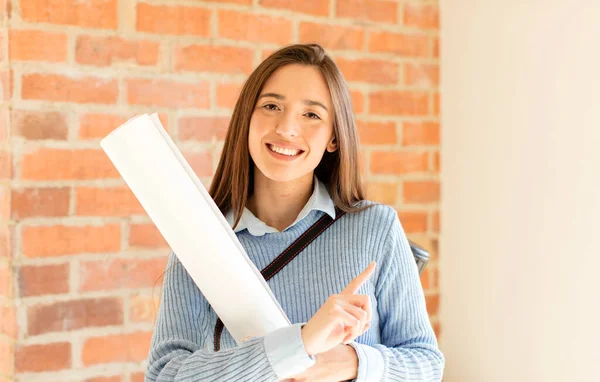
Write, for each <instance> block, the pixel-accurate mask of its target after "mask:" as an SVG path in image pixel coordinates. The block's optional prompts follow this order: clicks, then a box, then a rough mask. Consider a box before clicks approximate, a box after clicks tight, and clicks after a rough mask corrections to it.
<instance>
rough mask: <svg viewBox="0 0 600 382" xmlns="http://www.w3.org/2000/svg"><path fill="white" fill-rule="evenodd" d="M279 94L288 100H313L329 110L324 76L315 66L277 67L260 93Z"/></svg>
mask: <svg viewBox="0 0 600 382" xmlns="http://www.w3.org/2000/svg"><path fill="white" fill-rule="evenodd" d="M265 93H273V94H279V95H281V96H282V97H284V98H285V100H290V101H304V100H307V99H309V100H314V101H318V102H321V103H323V104H325V105H327V106H328V109H329V110H331V96H330V94H329V88H328V86H327V82H326V81H325V77H324V76H323V74H322V73H321V71H320V70H319V69H318V68H317V67H315V66H309V65H298V64H290V65H285V66H282V67H281V68H279V69H277V70H276V71H275V72H274V73H273V74H272V75H271V76H270V77H269V79H268V80H267V81H266V82H265V85H264V86H263V88H262V91H261V94H265Z"/></svg>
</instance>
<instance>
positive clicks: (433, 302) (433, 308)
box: [425, 294, 440, 316]
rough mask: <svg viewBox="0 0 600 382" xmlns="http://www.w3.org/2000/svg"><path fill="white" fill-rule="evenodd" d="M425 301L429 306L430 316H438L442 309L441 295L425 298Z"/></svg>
mask: <svg viewBox="0 0 600 382" xmlns="http://www.w3.org/2000/svg"><path fill="white" fill-rule="evenodd" d="M425 301H426V304H427V313H429V315H430V316H434V315H436V314H437V313H438V311H439V307H440V295H439V294H434V295H431V296H425Z"/></svg>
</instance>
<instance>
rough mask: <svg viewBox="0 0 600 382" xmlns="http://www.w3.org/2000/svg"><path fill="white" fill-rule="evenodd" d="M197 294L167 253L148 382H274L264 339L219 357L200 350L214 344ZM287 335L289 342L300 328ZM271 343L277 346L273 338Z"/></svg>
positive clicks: (183, 270)
mask: <svg viewBox="0 0 600 382" xmlns="http://www.w3.org/2000/svg"><path fill="white" fill-rule="evenodd" d="M200 293H201V292H200V290H199V289H198V287H197V286H196V285H195V283H194V281H193V280H192V278H191V277H190V276H189V274H188V273H187V271H186V270H185V268H184V267H183V265H182V264H181V262H180V261H179V260H178V259H177V257H176V256H175V255H174V254H171V257H170V258H169V264H168V265H167V272H166V274H165V279H164V283H163V294H162V300H161V306H160V311H159V315H158V318H157V322H156V327H155V331H154V334H153V337H152V343H151V346H150V353H149V356H148V367H147V371H146V381H190V382H191V381H278V380H279V378H278V376H277V374H276V372H275V370H274V368H273V365H272V364H271V362H270V361H269V358H268V354H267V352H266V351H265V342H264V340H265V337H255V338H252V339H250V340H248V341H246V342H244V343H242V344H241V345H240V346H238V347H235V348H232V349H228V350H221V351H219V352H214V351H213V350H212V348H211V349H206V348H204V347H203V345H206V344H209V345H210V344H212V339H211V341H208V340H207V339H206V338H205V337H206V335H205V334H203V333H210V332H212V331H211V329H210V326H211V325H214V323H208V322H206V321H208V320H206V319H205V318H206V317H207V314H206V311H207V309H208V305H207V304H206V300H205V299H204V298H199V296H200ZM285 330H288V331H289V332H290V335H291V336H292V337H293V334H294V333H295V332H296V331H298V330H299V329H298V328H296V327H291V328H285ZM271 335H277V333H273V334H271ZM278 335H279V336H281V333H279V334H278ZM288 337H289V336H288ZM279 342H281V341H279ZM288 342H290V341H288ZM296 342H297V341H296ZM269 343H275V344H277V343H278V341H277V340H275V341H274V340H273V339H272V340H271V341H269ZM300 345H302V344H301V343H300ZM273 346H274V345H271V347H273ZM275 346H276V345H275ZM288 346H289V344H288ZM302 350H303V348H302ZM283 351H285V349H284V350H283ZM280 353H281V351H280ZM313 363H314V362H313ZM301 371H303V370H302V369H300V370H297V372H301Z"/></svg>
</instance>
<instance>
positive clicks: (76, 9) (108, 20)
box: [21, 0, 118, 29]
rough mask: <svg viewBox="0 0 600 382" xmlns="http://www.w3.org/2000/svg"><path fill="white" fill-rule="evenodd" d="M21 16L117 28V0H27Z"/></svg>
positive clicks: (55, 21)
mask: <svg viewBox="0 0 600 382" xmlns="http://www.w3.org/2000/svg"><path fill="white" fill-rule="evenodd" d="M21 18H23V20H25V21H29V22H34V23H40V22H41V23H51V24H60V25H74V26H79V27H84V28H102V29H117V25H118V19H117V0H88V1H81V0H52V1H48V0H27V1H22V2H21Z"/></svg>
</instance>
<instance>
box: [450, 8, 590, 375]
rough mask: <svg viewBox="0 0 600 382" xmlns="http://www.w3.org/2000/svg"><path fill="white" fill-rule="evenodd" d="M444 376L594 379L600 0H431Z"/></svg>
mask: <svg viewBox="0 0 600 382" xmlns="http://www.w3.org/2000/svg"><path fill="white" fill-rule="evenodd" d="M441 13H442V31H441V41H442V44H441V46H442V52H441V55H442V56H441V57H442V64H441V68H442V85H441V88H442V205H441V217H442V221H441V222H442V237H441V242H440V245H441V250H440V253H441V258H440V275H441V286H440V288H441V293H442V295H441V312H440V319H441V324H442V339H441V347H442V350H443V351H444V353H445V355H446V357H447V364H446V365H447V367H446V373H445V378H444V380H445V381H450V382H454V381H457V382H469V381H476V382H481V381H485V382H494V381H502V382H506V381H511V382H512V381H543V382H553V381H557V382H558V381H560V382H563V381H568V382H578V381H590V382H592V381H596V382H597V381H600V21H599V20H600V1H598V0H579V1H577V0H562V1H553V0H527V1H523V0H503V1H492V0H442V1H441Z"/></svg>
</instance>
